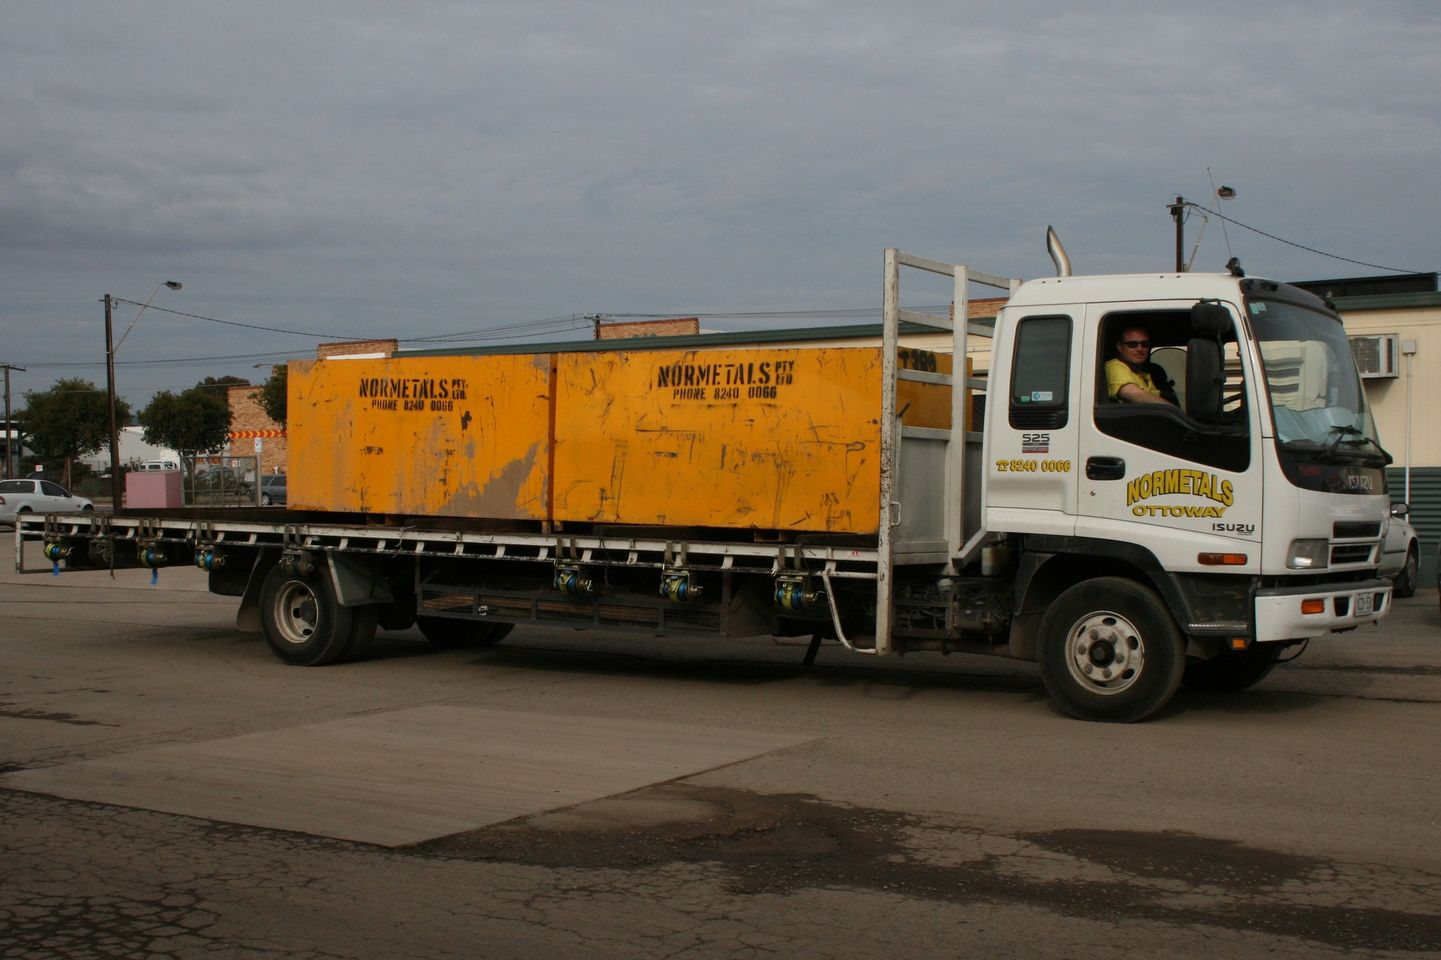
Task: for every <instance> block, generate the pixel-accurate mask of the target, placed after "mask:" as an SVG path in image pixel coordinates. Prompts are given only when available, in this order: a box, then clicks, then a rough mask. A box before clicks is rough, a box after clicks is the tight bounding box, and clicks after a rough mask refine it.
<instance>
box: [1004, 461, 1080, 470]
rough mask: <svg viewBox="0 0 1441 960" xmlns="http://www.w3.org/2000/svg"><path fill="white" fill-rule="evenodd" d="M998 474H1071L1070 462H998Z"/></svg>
mask: <svg viewBox="0 0 1441 960" xmlns="http://www.w3.org/2000/svg"><path fill="white" fill-rule="evenodd" d="M996 472H997V473H1070V472H1071V461H1069V460H1034V459H1033V460H997V461H996Z"/></svg>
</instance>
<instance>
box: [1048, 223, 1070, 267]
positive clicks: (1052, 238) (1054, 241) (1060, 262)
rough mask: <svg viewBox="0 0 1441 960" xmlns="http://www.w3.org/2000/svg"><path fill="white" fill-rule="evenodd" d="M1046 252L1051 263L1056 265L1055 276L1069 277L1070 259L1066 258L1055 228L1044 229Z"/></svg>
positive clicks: (1064, 249)
mask: <svg viewBox="0 0 1441 960" xmlns="http://www.w3.org/2000/svg"><path fill="white" fill-rule="evenodd" d="M1046 252H1047V253H1049V254H1050V255H1051V262H1052V263H1054V264H1055V265H1056V276H1058V277H1069V276H1070V275H1071V258H1070V257H1068V256H1066V248H1065V247H1063V246H1061V238H1060V237H1059V236H1058V235H1057V234H1056V228H1055V227H1047V228H1046Z"/></svg>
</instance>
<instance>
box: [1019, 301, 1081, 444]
mask: <svg viewBox="0 0 1441 960" xmlns="http://www.w3.org/2000/svg"><path fill="white" fill-rule="evenodd" d="M1070 369H1071V318H1070V317H1063V316H1052V317H1026V318H1024V319H1022V320H1021V322H1020V323H1019V324H1017V325H1016V354H1015V356H1014V357H1012V358H1011V398H1010V417H1009V420H1010V424H1011V426H1012V427H1014V428H1016V429H1018V430H1059V429H1060V428H1062V427H1064V426H1065V425H1066V421H1067V420H1068V419H1069V417H1070V409H1069V401H1068V400H1067V391H1068V390H1069V388H1070Z"/></svg>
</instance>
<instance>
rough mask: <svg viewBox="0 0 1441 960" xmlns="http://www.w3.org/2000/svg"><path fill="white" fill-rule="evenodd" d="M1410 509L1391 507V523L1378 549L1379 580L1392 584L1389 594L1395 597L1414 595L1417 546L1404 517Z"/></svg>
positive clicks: (1413, 528) (1417, 560) (1416, 540)
mask: <svg viewBox="0 0 1441 960" xmlns="http://www.w3.org/2000/svg"><path fill="white" fill-rule="evenodd" d="M1410 512H1411V507H1410V506H1409V505H1407V504H1404V503H1393V504H1391V523H1390V526H1388V527H1387V528H1386V541H1385V543H1384V544H1383V545H1382V547H1381V576H1383V577H1387V578H1388V579H1390V580H1391V582H1392V583H1393V584H1394V586H1393V588H1392V592H1393V593H1394V594H1395V595H1396V596H1398V597H1411V596H1415V595H1416V576H1417V573H1416V571H1417V569H1418V568H1419V567H1420V565H1421V545H1420V541H1419V540H1418V539H1417V537H1416V528H1415V527H1413V526H1411V521H1410V520H1407V519H1406V517H1407V515H1408V514H1410Z"/></svg>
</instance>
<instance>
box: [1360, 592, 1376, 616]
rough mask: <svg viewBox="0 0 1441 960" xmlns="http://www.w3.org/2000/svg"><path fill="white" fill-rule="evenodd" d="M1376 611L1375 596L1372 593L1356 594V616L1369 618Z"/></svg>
mask: <svg viewBox="0 0 1441 960" xmlns="http://www.w3.org/2000/svg"><path fill="white" fill-rule="evenodd" d="M1375 610H1376V595H1375V594H1373V593H1358V594H1356V616H1358V617H1369V616H1371V614H1372V613H1374V612H1375Z"/></svg>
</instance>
